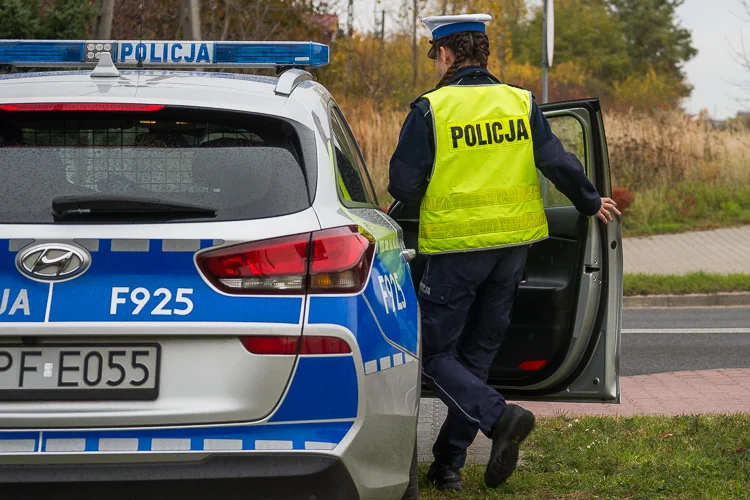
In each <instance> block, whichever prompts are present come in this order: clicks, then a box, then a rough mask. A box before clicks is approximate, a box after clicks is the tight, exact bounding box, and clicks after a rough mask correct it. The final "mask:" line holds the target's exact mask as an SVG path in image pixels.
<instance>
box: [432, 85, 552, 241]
mask: <svg viewBox="0 0 750 500" xmlns="http://www.w3.org/2000/svg"><path fill="white" fill-rule="evenodd" d="M424 97H425V99H427V100H429V102H430V105H431V107H432V114H433V122H434V126H435V142H436V148H435V150H436V151H435V153H436V154H435V166H434V168H433V172H432V177H431V179H430V182H429V185H428V187H427V193H426V194H425V197H424V198H423V199H422V206H421V210H420V230H419V251H420V252H422V253H429V254H434V253H447V252H460V251H469V250H479V249H486V248H500V247H504V246H512V245H519V244H524V243H531V242H534V241H539V240H542V239H544V238H546V237H547V236H548V229H547V219H546V217H545V215H544V203H543V201H542V193H541V188H540V186H539V177H538V175H537V171H536V165H535V163H534V146H533V142H532V137H531V126H530V123H529V115H530V110H531V95H530V93H529V92H527V91H525V90H521V89H517V88H515V87H510V86H507V85H482V86H459V85H450V86H446V87H442V88H440V89H438V90H435V91H433V92H430V93H428V94H426V95H425V96H424Z"/></svg>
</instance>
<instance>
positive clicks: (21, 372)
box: [0, 344, 161, 401]
mask: <svg viewBox="0 0 750 500" xmlns="http://www.w3.org/2000/svg"><path fill="white" fill-rule="evenodd" d="M160 357H161V349H160V346H159V345H158V344H109V345H107V344H88V345H83V344H81V345H78V344H76V345H73V344H67V345H43V346H19V345H17V344H16V345H13V346H8V345H0V401H97V400H99V401H101V400H123V399H126V400H148V399H156V397H157V396H158V394H159V364H160Z"/></svg>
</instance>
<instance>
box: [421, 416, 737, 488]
mask: <svg viewBox="0 0 750 500" xmlns="http://www.w3.org/2000/svg"><path fill="white" fill-rule="evenodd" d="M521 453H522V455H521V461H520V462H519V467H518V469H517V471H516V472H515V474H514V475H513V476H512V477H511V478H510V480H509V481H508V482H507V483H506V484H504V485H503V486H501V487H500V488H498V489H496V490H490V489H487V488H486V487H485V486H484V466H469V467H466V468H465V469H464V471H463V483H464V491H463V492H461V493H458V494H456V493H452V494H451V493H441V492H438V491H436V490H435V489H433V488H431V487H430V486H429V485H428V484H427V483H426V482H425V480H424V477H425V473H426V468H427V466H426V465H423V466H421V469H420V498H421V499H422V500H437V499H506V498H507V499H510V498H513V499H553V498H554V499H571V500H572V499H576V500H579V499H589V498H592V499H593V498H623V499H624V498H627V499H634V500H636V499H644V500H645V499H649V500H651V499H676V498H679V499H696V500H697V499H719V498H721V499H733V498H737V499H740V498H742V499H747V498H750V415H730V416H719V415H712V416H681V417H645V416H639V417H629V418H613V417H584V418H580V419H571V418H566V417H557V418H549V419H540V420H539V421H538V423H537V427H536V429H535V431H534V432H533V433H532V434H531V436H529V438H528V439H527V441H525V442H524V445H523V446H522V452H521Z"/></svg>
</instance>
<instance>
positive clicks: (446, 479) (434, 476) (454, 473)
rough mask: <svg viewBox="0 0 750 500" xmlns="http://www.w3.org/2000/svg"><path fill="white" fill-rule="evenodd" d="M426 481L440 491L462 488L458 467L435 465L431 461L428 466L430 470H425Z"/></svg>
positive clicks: (459, 489)
mask: <svg viewBox="0 0 750 500" xmlns="http://www.w3.org/2000/svg"><path fill="white" fill-rule="evenodd" d="M427 481H428V482H429V483H430V484H432V485H433V486H435V488H437V489H438V490H440V491H443V490H455V491H461V490H463V487H462V486H461V472H459V470H458V469H449V468H447V467H439V466H438V467H436V466H435V464H434V463H433V464H432V465H431V466H430V470H428V471H427Z"/></svg>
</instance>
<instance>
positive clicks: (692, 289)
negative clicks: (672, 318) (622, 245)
mask: <svg viewBox="0 0 750 500" xmlns="http://www.w3.org/2000/svg"><path fill="white" fill-rule="evenodd" d="M747 291H750V274H713V273H703V272H698V273H690V274H685V275H659V274H626V275H625V276H624V284H623V295H626V296H628V295H685V294H689V293H718V292H747Z"/></svg>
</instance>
